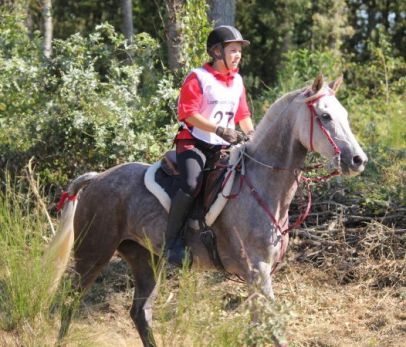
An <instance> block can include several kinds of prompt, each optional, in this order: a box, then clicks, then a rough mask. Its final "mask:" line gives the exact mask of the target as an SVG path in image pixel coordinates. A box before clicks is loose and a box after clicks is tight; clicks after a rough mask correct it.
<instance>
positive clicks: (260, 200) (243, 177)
mask: <svg viewBox="0 0 406 347" xmlns="http://www.w3.org/2000/svg"><path fill="white" fill-rule="evenodd" d="M324 96H326V94H322V95H320V96H319V97H318V98H316V99H313V100H311V101H309V102H307V103H306V104H307V107H308V108H309V111H310V150H311V151H314V147H313V133H314V119H316V121H317V124H318V125H319V128H320V130H321V131H322V133H323V134H324V135H325V136H326V138H327V140H328V141H329V143H330V144H331V146H332V147H333V149H334V153H335V155H336V156H339V155H340V154H341V150H340V148H338V146H337V145H336V143H335V142H334V140H333V139H332V137H331V135H330V133H329V132H328V131H327V129H326V128H325V127H324V126H323V124H322V123H321V121H320V119H319V118H318V117H317V113H316V110H315V109H314V104H315V103H316V102H317V101H318V100H320V99H321V98H322V97H324ZM318 167H319V166H315V167H311V168H308V169H309V170H312V169H315V168H318ZM275 169H278V170H288V169H282V168H275ZM339 174H340V172H339V170H337V169H336V170H334V171H333V172H331V173H330V174H328V175H325V176H319V177H313V178H308V177H304V176H301V177H299V175H298V177H297V181H298V183H299V181H302V182H304V183H305V185H306V190H307V196H308V201H307V204H306V206H305V208H304V209H303V211H302V212H301V213H300V214H299V216H298V218H297V220H296V221H295V222H294V223H293V224H292V225H290V226H288V227H287V228H286V229H283V228H282V227H283V226H281V225H280V224H279V223H278V221H277V220H276V218H275V216H274V214H273V213H272V211H271V209H270V208H269V206H268V204H267V203H266V201H265V200H264V199H263V198H262V197H261V196H260V194H259V193H258V192H257V191H256V190H255V188H254V186H253V185H252V183H251V181H250V179H249V178H248V176H247V175H246V174H245V173H242V174H241V176H240V189H239V191H238V193H236V194H233V195H230V196H228V197H226V198H229V199H230V198H231V199H232V198H235V197H236V196H237V195H238V194H239V193H240V191H241V187H242V184H243V182H245V183H246V184H247V186H248V188H249V189H250V192H251V194H252V195H253V196H254V198H255V200H256V201H257V202H258V204H259V205H260V206H261V207H262V209H263V210H264V211H265V213H266V214H267V215H268V217H269V219H270V220H271V222H272V224H274V225H275V227H276V228H277V229H278V230H279V232H280V233H281V235H285V234H286V233H288V232H289V231H290V230H292V229H295V228H297V227H299V226H300V225H301V224H302V223H303V222H304V221H305V220H306V218H307V216H308V215H309V212H310V209H311V205H312V196H311V189H310V183H311V182H321V181H326V180H328V179H330V178H331V177H334V176H337V175H339Z"/></svg>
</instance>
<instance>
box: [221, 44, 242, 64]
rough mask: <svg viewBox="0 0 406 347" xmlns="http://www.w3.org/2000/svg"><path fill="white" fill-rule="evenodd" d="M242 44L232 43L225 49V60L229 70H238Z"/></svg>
mask: <svg viewBox="0 0 406 347" xmlns="http://www.w3.org/2000/svg"><path fill="white" fill-rule="evenodd" d="M241 55H242V49H241V43H239V42H231V43H229V44H227V45H226V46H225V47H224V58H225V60H226V62H227V66H228V68H229V69H236V68H237V67H238V65H239V64H240V61H241Z"/></svg>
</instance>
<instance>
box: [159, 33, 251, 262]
mask: <svg viewBox="0 0 406 347" xmlns="http://www.w3.org/2000/svg"><path fill="white" fill-rule="evenodd" d="M248 45H249V41H247V40H244V39H243V37H242V36H241V33H240V32H239V31H238V30H237V29H236V28H234V27H232V26H225V25H224V26H219V27H216V28H215V29H214V30H213V31H212V32H211V33H210V34H209V36H208V38H207V53H208V54H209V56H210V57H211V61H210V62H209V63H206V64H204V65H203V66H202V67H200V68H197V69H194V70H192V71H191V73H190V74H189V75H188V76H187V77H186V79H185V81H184V82H183V85H182V88H181V91H180V97H179V103H178V119H179V121H180V122H181V125H182V127H181V130H180V131H179V132H178V134H177V136H176V139H175V143H176V160H177V164H178V171H179V173H180V183H179V190H178V191H177V193H176V195H175V196H174V198H173V200H172V205H171V208H170V211H169V217H168V228H167V232H166V255H167V258H168V261H169V263H171V264H174V265H178V266H181V265H182V260H183V259H184V257H185V255H186V249H185V243H184V240H183V238H182V236H181V230H182V227H183V224H184V223H185V220H186V217H187V215H188V213H189V212H190V210H191V207H192V205H193V202H194V200H195V198H196V197H197V195H198V193H199V191H200V189H201V185H202V180H203V169H204V167H205V166H208V164H211V163H213V162H214V161H215V160H216V159H217V158H218V157H219V153H220V150H221V149H223V148H227V147H229V146H230V144H237V143H239V142H241V141H242V140H243V134H242V133H241V132H239V131H237V130H235V124H239V126H240V128H241V129H242V130H243V132H244V133H245V134H246V135H248V136H251V135H252V134H253V132H254V127H253V123H252V120H251V113H250V110H249V108H248V105H247V101H246V94H245V88H244V84H243V81H242V78H241V76H240V75H239V74H238V65H239V63H240V60H241V55H242V47H243V46H248Z"/></svg>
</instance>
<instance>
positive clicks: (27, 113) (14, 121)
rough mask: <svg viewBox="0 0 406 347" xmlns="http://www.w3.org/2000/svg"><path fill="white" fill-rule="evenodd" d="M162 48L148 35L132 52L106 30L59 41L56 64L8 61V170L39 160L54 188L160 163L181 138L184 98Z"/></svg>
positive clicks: (0, 135) (4, 133)
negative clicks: (178, 104)
mask: <svg viewBox="0 0 406 347" xmlns="http://www.w3.org/2000/svg"><path fill="white" fill-rule="evenodd" d="M10 30H11V29H10ZM18 43H19V42H18ZM2 48H4V50H5V49H6V48H7V49H8V47H6V46H3V47H2ZM158 48H159V46H158V44H157V42H156V41H155V40H154V39H152V38H151V37H150V36H149V35H147V34H139V35H136V36H135V37H134V43H133V44H132V45H130V46H127V45H126V42H125V39H124V37H123V36H121V35H118V34H117V33H116V32H115V31H114V30H113V28H112V27H111V26H110V25H109V24H103V25H100V26H98V27H97V28H96V29H95V32H94V33H92V34H90V35H89V36H87V37H82V36H81V35H80V34H75V35H73V36H71V37H70V38H68V39H67V40H55V41H54V57H53V58H52V60H50V61H49V62H41V60H40V59H36V60H30V59H29V57H28V52H23V53H24V54H23V53H18V52H17V53H16V56H13V57H7V56H6V54H5V53H3V54H1V55H0V57H1V59H0V64H1V65H2V66H3V67H5V68H4V69H1V72H0V83H1V84H2V85H3V88H2V90H1V98H2V100H3V101H2V109H3V111H2V115H3V117H2V120H3V125H5V127H3V130H1V131H0V139H1V147H2V153H3V155H2V158H1V161H2V164H3V165H4V164H6V163H8V165H9V167H12V168H13V169H14V170H17V171H19V170H20V169H21V167H22V166H23V165H24V164H25V163H26V162H27V161H28V159H29V158H30V157H35V158H36V163H37V172H39V173H40V174H41V175H42V176H43V177H44V178H45V182H47V183H53V182H61V181H62V182H65V181H66V180H67V179H68V177H69V178H71V177H72V176H75V175H77V174H79V173H83V172H84V171H88V170H103V169H105V168H107V167H110V166H113V165H116V164H118V163H122V162H125V161H133V160H142V161H153V160H155V159H157V157H159V155H160V154H161V153H162V152H163V150H164V148H166V147H168V145H169V144H170V137H171V136H170V134H171V133H174V129H175V127H174V126H173V122H172V119H174V112H175V100H176V97H177V90H176V89H175V88H174V87H173V79H172V77H171V76H170V75H169V74H167V73H165V72H162V70H160V69H157V68H156V65H157V63H158V57H157V52H158ZM6 81H7V83H6ZM5 128H6V129H7V130H5ZM168 134H169V136H168Z"/></svg>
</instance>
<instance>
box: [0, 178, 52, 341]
mask: <svg viewBox="0 0 406 347" xmlns="http://www.w3.org/2000/svg"><path fill="white" fill-rule="evenodd" d="M0 225H1V228H0V249H1V256H0V329H1V330H4V331H9V332H12V331H15V330H19V338H20V339H21V338H24V337H23V336H26V337H27V336H29V335H31V336H30V337H29V338H28V340H27V341H25V342H24V343H23V344H24V345H35V342H33V341H32V338H33V336H35V335H40V334H41V329H39V330H38V327H39V326H43V327H44V328H45V326H46V324H45V321H46V320H47V317H48V315H49V308H50V304H51V300H52V297H51V296H50V295H49V293H48V288H49V280H50V278H49V273H50V271H49V264H46V263H44V262H43V261H42V253H43V250H44V248H45V244H46V236H47V229H48V228H47V222H46V218H45V217H43V216H42V214H41V213H40V212H39V211H38V208H37V204H36V203H35V201H33V200H32V199H31V197H30V193H29V192H23V190H22V189H19V188H18V187H17V188H15V187H12V186H11V185H7V187H6V189H4V192H1V193H0ZM38 322H41V324H38ZM34 327H35V329H34ZM34 330H35V334H33V333H32V332H33V331H34ZM30 331H31V332H30ZM25 332H28V335H27V334H25ZM20 343H22V342H21V341H20Z"/></svg>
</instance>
